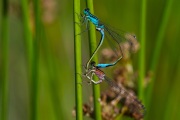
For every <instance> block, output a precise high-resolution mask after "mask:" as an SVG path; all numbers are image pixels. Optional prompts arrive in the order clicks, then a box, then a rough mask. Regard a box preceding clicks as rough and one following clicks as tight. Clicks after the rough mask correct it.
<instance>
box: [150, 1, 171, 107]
mask: <svg viewBox="0 0 180 120" xmlns="http://www.w3.org/2000/svg"><path fill="white" fill-rule="evenodd" d="M172 3H173V0H167V2H166V6H165V7H164V13H163V16H162V21H161V23H160V27H159V31H158V36H157V38H156V43H155V44H154V45H155V48H154V49H153V56H152V62H151V65H150V71H153V73H156V68H157V63H158V62H159V56H160V52H161V49H162V43H163V37H164V34H165V30H166V27H167V23H168V20H169V16H170V12H171V9H172ZM154 75H155V74H154ZM154 78H155V76H153V77H152V78H151V81H150V84H149V86H148V88H147V92H148V93H147V95H148V96H147V105H148V107H150V102H151V97H152V90H153V86H154Z"/></svg>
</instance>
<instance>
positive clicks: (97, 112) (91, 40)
mask: <svg viewBox="0 0 180 120" xmlns="http://www.w3.org/2000/svg"><path fill="white" fill-rule="evenodd" d="M86 3H87V7H88V8H89V9H90V11H91V13H92V14H94V9H93V0H87V1H86ZM89 28H90V30H89V45H90V55H92V54H93V52H94V50H95V49H96V47H97V43H96V31H95V30H96V29H95V26H94V25H93V24H92V23H90V25H89ZM92 60H93V61H95V62H97V61H98V58H97V56H95V57H94V58H93V59H92ZM95 80H97V78H96V79H95ZM93 96H94V112H95V118H94V119H95V120H101V106H100V103H99V98H100V85H95V84H93Z"/></svg>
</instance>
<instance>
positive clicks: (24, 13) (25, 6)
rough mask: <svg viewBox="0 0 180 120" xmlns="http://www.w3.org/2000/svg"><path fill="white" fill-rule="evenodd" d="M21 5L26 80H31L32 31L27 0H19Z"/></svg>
mask: <svg viewBox="0 0 180 120" xmlns="http://www.w3.org/2000/svg"><path fill="white" fill-rule="evenodd" d="M21 6H22V17H23V27H24V34H25V39H24V40H25V46H26V55H27V56H26V57H27V72H28V80H29V82H31V79H30V78H31V75H32V55H33V48H32V46H33V40H32V33H31V31H30V15H29V11H28V9H29V8H28V0H21Z"/></svg>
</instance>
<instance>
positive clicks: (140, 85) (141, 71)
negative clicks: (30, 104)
mask: <svg viewBox="0 0 180 120" xmlns="http://www.w3.org/2000/svg"><path fill="white" fill-rule="evenodd" d="M141 4H142V6H141V11H142V12H141V39H140V45H141V49H140V54H139V80H138V94H139V98H140V99H141V100H143V101H144V88H143V83H144V78H145V49H146V42H145V40H146V0H142V3H141Z"/></svg>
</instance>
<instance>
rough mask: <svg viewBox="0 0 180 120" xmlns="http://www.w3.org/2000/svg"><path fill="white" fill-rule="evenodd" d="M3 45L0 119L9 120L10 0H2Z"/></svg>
mask: <svg viewBox="0 0 180 120" xmlns="http://www.w3.org/2000/svg"><path fill="white" fill-rule="evenodd" d="M1 31H2V38H1V39H2V45H1V46H0V48H1V51H2V67H1V71H0V72H1V85H0V89H1V90H0V91H1V92H2V93H1V96H0V97H1V100H0V101H1V104H0V105H1V107H0V111H1V113H0V119H1V120H7V115H8V114H7V113H8V104H9V103H8V51H9V50H8V46H9V43H8V42H9V38H8V0H3V1H2V28H1Z"/></svg>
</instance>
